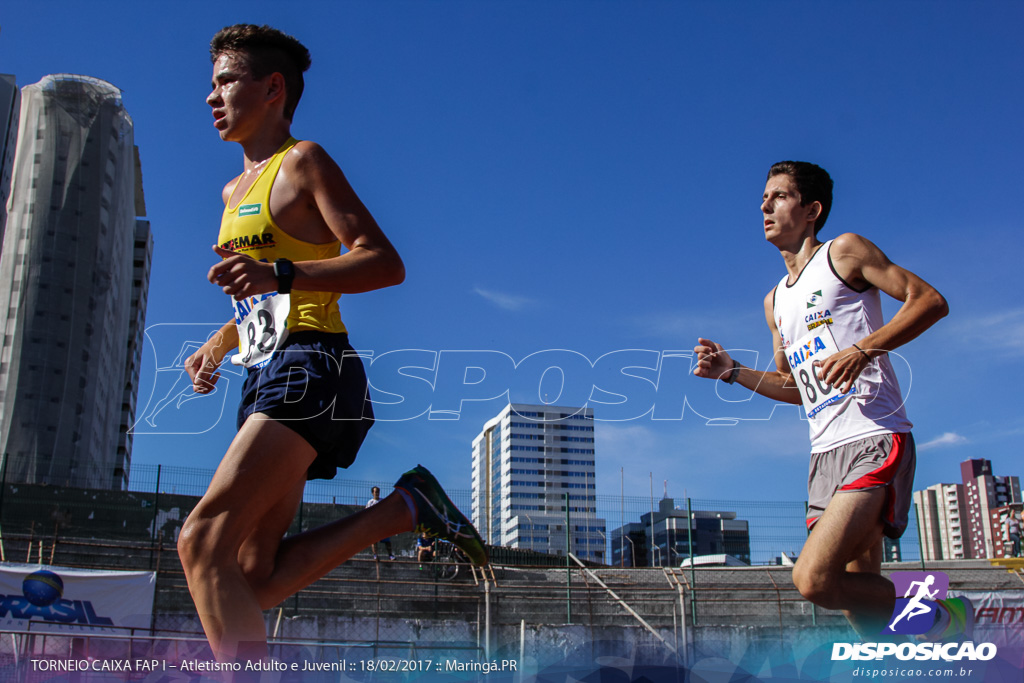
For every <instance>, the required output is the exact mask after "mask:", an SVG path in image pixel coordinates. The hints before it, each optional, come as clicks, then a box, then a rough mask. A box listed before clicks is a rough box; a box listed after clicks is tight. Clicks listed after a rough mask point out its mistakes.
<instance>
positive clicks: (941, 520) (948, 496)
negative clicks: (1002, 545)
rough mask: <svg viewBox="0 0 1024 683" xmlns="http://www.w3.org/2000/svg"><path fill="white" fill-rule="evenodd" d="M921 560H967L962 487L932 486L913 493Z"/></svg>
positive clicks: (967, 544) (952, 485)
mask: <svg viewBox="0 0 1024 683" xmlns="http://www.w3.org/2000/svg"><path fill="white" fill-rule="evenodd" d="M914 508H915V509H916V510H917V515H918V533H919V534H920V536H921V552H922V554H923V555H924V556H923V557H922V558H921V559H923V560H965V559H970V558H971V557H973V555H971V554H970V552H971V547H970V544H969V543H968V542H967V541H966V531H965V527H964V525H965V523H966V520H967V499H966V498H965V496H964V487H963V484H935V485H934V486H929V487H928V488H926V489H924V490H923V491H914Z"/></svg>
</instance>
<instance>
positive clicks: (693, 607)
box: [686, 498, 697, 626]
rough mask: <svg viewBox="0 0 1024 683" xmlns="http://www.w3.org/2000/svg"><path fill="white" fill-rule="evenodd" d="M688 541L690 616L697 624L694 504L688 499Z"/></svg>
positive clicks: (694, 623)
mask: <svg viewBox="0 0 1024 683" xmlns="http://www.w3.org/2000/svg"><path fill="white" fill-rule="evenodd" d="M686 542H687V544H688V545H689V546H690V618H691V619H693V625H694V626H696V625H697V591H696V588H697V574H696V572H695V571H694V568H693V505H692V501H691V500H690V499H689V498H687V499H686Z"/></svg>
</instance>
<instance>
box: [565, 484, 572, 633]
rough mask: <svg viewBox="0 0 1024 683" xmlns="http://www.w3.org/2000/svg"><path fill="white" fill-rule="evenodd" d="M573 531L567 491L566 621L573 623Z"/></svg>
mask: <svg viewBox="0 0 1024 683" xmlns="http://www.w3.org/2000/svg"><path fill="white" fill-rule="evenodd" d="M571 540H572V532H571V531H570V530H569V492H568V491H567V492H566V493H565V623H567V624H571V623H572V568H571V565H570V563H569V556H570V555H571V554H572V545H571Z"/></svg>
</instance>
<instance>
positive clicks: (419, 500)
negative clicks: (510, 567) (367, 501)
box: [395, 465, 488, 567]
mask: <svg viewBox="0 0 1024 683" xmlns="http://www.w3.org/2000/svg"><path fill="white" fill-rule="evenodd" d="M395 488H396V489H402V490H403V491H405V492H406V493H407V494H409V496H410V497H411V498H412V500H413V504H414V505H415V506H416V527H415V529H414V531H415V532H416V533H423V532H424V531H425V532H426V533H427V535H428V536H437V537H440V538H443V539H444V540H446V541H450V542H451V543H453V544H454V545H455V547H456V548H458V549H459V550H461V551H462V552H463V553H464V554H465V555H466V557H468V558H469V559H470V561H471V562H472V563H473V564H475V565H476V566H478V567H484V566H486V565H487V562H488V560H487V548H485V547H484V542H483V539H481V538H480V534H478V533H477V532H476V529H474V528H473V525H472V524H471V523H470V521H469V520H468V519H467V518H466V516H465V515H464V514H462V513H461V512H459V508H457V507H455V504H454V503H453V502H452V501H451V500H450V499H449V498H448V496H447V494H445V492H444V489H442V488H441V485H440V484H438V483H437V479H435V478H434V475H432V474H431V473H430V471H429V470H427V468H426V467H424V466H423V465H417V466H416V467H414V468H412V469H411V470H409V471H408V472H406V473H405V474H403V475H402V477H401V478H400V479H399V480H398V482H397V483H395Z"/></svg>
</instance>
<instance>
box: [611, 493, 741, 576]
mask: <svg viewBox="0 0 1024 683" xmlns="http://www.w3.org/2000/svg"><path fill="white" fill-rule="evenodd" d="M688 517H689V516H688V515H687V511H686V507H685V506H676V503H675V501H674V500H673V499H672V498H663V499H661V500H660V501H658V509H657V510H656V511H655V512H654V513H653V514H652V513H651V512H646V513H644V514H643V515H641V516H640V521H639V522H630V523H628V524H624V525H623V526H621V527H619V528H618V529H614V530H612V531H611V533H610V534H609V540H610V541H611V546H612V547H611V553H612V554H611V559H610V562H609V563H610V564H611V565H612V566H616V567H620V566H621V567H666V566H670V567H678V566H680V565H681V564H682V562H683V560H684V559H685V560H688V559H689V557H690V541H691V539H692V541H693V555H694V557H697V556H710V555H723V554H724V555H730V556H732V557H734V558H736V559H737V560H740V561H741V562H743V563H744V564H750V528H749V524H748V523H747V521H746V520H743V519H736V513H735V512H726V511H720V510H693V516H692V518H689V519H688Z"/></svg>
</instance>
